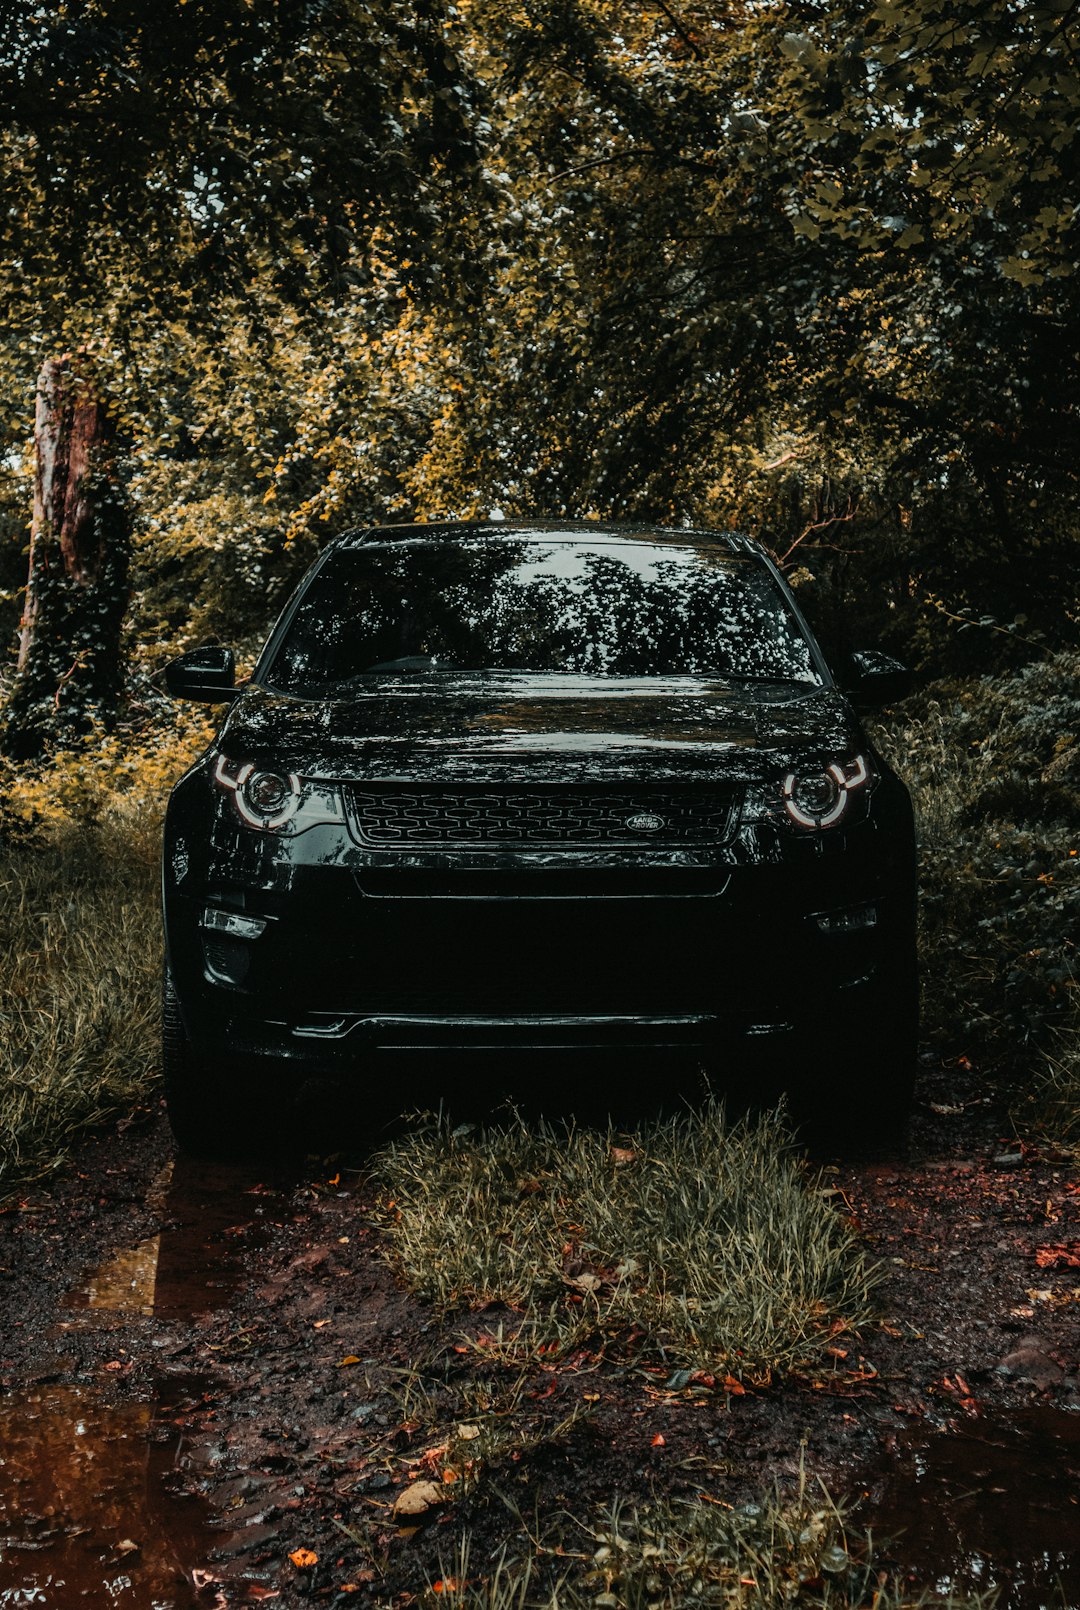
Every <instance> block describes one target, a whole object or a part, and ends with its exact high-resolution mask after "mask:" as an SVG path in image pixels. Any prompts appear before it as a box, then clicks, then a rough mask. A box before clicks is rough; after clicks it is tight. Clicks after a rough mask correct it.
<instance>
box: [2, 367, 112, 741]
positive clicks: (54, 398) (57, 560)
mask: <svg viewBox="0 0 1080 1610" xmlns="http://www.w3.org/2000/svg"><path fill="white" fill-rule="evenodd" d="M34 450H35V475H34V515H33V524H32V526H31V532H30V566H29V575H28V578H27V586H26V605H25V609H24V611H23V619H22V634H21V638H20V643H19V661H18V669H17V671H16V674H15V677H14V680H13V683H12V686H11V691H10V694H9V697H8V699H7V702H6V709H5V710H4V714H3V727H2V738H3V744H4V747H5V748H6V749H7V751H8V752H9V753H10V754H14V755H18V756H23V757H29V756H33V755H35V754H40V753H41V751H42V750H43V749H44V748H45V747H46V745H47V744H48V743H50V742H55V741H60V742H66V741H70V740H73V739H77V738H79V737H80V736H82V735H84V734H85V733H86V732H87V731H88V730H89V729H90V727H91V726H92V725H93V723H94V721H95V720H101V719H104V720H108V718H109V716H110V715H111V714H112V713H113V712H114V711H115V707H116V703H117V699H118V697H119V694H120V690H121V685H122V667H121V657H120V633H121V626H122V623H123V618H124V609H125V607H126V605H127V598H128V562H129V558H130V553H131V511H130V507H129V504H128V501H127V498H126V496H125V494H124V491H123V488H122V486H121V484H120V481H119V477H118V473H117V465H116V418H115V414H114V412H113V411H112V410H111V409H110V407H109V403H108V401H107V399H106V398H105V396H104V395H103V393H102V391H101V388H100V386H99V384H98V381H97V377H96V375H95V372H94V366H93V363H92V360H91V359H90V358H89V357H88V355H87V354H85V353H75V354H71V353H67V354H65V355H64V356H63V357H59V358H49V359H47V360H46V362H45V364H44V366H43V368H42V370H41V374H40V375H39V377H38V387H37V412H36V417H35V422H34Z"/></svg>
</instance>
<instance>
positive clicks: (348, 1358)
mask: <svg viewBox="0 0 1080 1610" xmlns="http://www.w3.org/2000/svg"><path fill="white" fill-rule="evenodd" d="M359 1362H360V1360H359V1359H358V1358H357V1356H356V1354H355V1353H346V1355H345V1357H344V1358H343V1359H342V1360H341V1361H340V1363H339V1364H338V1369H339V1370H343V1369H344V1368H345V1366H346V1365H347V1364H359Z"/></svg>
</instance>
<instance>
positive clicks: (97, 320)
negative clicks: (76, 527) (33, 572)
mask: <svg viewBox="0 0 1080 1610" xmlns="http://www.w3.org/2000/svg"><path fill="white" fill-rule="evenodd" d="M1077 42H1078V41H1077V22H1076V17H1075V15H1074V8H1072V7H1068V6H1066V5H1064V4H1062V3H1061V0H1052V3H1047V0H1038V3H1035V4H1031V5H1024V6H1020V5H1017V4H1006V3H1003V0H977V3H971V4H967V5H964V6H961V7H960V8H959V9H958V8H957V7H956V6H954V5H950V6H948V7H946V6H945V4H944V0H916V3H915V4H914V5H905V6H904V7H902V8H901V7H899V6H897V5H893V4H889V3H881V4H877V5H873V6H871V7H869V8H868V7H866V6H864V5H859V6H855V5H854V4H851V3H849V0H810V3H796V0H791V3H771V4H768V5H765V6H757V5H755V6H747V5H745V4H742V3H738V0H733V3H731V4H725V5H719V4H717V3H715V0H711V3H706V0H678V3H676V0H670V3H669V0H645V3H643V4H642V5H641V6H638V7H634V8H626V7H623V6H617V5H614V4H612V3H611V0H459V3H458V4H457V5H451V4H449V3H443V0H425V3H423V4H419V5H416V4H406V3H404V0H371V3H370V4H363V3H360V0H306V3H301V4H295V5H294V4H288V5H286V4H284V3H283V0H250V3H248V0H168V3H166V4H165V5H163V6H160V7H155V8H153V13H152V14H151V13H150V12H147V11H146V9H145V8H144V7H138V6H135V5H134V4H133V3H130V0H82V3H75V4H70V5H67V6H64V7H62V8H57V9H56V10H55V11H51V12H43V11H42V9H41V8H40V7H38V6H37V5H36V4H33V3H31V0H16V3H14V4H11V5H8V6H6V7H4V8H3V9H2V11H0V106H2V107H3V111H2V113H0V156H2V170H0V189H2V192H3V208H2V222H0V289H2V294H3V296H4V300H5V306H6V309H7V318H6V320H5V327H4V330H3V332H2V334H0V430H2V432H3V435H4V454H3V456H2V458H0V520H2V521H3V532H4V553H5V557H4V564H3V585H5V586H6V588H7V589H8V600H9V602H8V606H7V608H8V617H9V623H10V625H11V626H12V627H14V625H15V624H16V621H17V617H18V612H19V608H20V606H21V600H20V598H19V596H18V594H19V588H20V585H21V583H22V581H23V580H24V579H25V563H26V559H25V545H26V522H27V517H28V512H29V506H30V499H29V497H28V481H27V458H26V443H27V439H28V434H29V427H30V424H31V422H32V418H33V393H34V385H35V379H36V376H37V374H38V372H39V370H40V368H41V364H42V362H43V361H44V360H45V359H46V358H48V357H50V356H58V355H60V354H62V353H64V352H66V351H71V350H75V349H84V350H86V351H87V352H89V353H91V354H92V355H93V361H94V364H95V366H96V369H97V371H98V372H100V374H101V375H102V377H103V380H104V381H105V382H107V385H108V388H109V391H110V394H111V396H112V397H114V398H115V406H116V410H117V414H118V424H119V431H120V439H121V442H122V443H123V444H124V452H125V455H126V456H125V461H124V462H125V465H126V469H125V476H126V481H127V485H128V490H129V494H130V497H131V501H132V507H133V509H134V511H135V517H136V518H135V532H134V571H133V585H134V600H133V608H132V610H131V612H130V614H129V628H128V632H129V648H130V650H131V652H132V654H133V656H134V659H135V661H136V663H139V662H145V663H153V662H156V660H157V659H159V658H160V657H161V655H162V654H163V653H165V652H170V651H172V650H173V649H174V648H176V647H179V646H184V645H185V644H187V643H190V642H192V641H195V640H198V639H199V638H200V637H203V636H206V635H213V634H216V633H227V634H228V635H229V636H230V637H236V636H241V637H242V636H244V635H245V634H255V633H258V632H259V631H261V630H262V629H263V627H264V626H265V624H266V622H267V620H268V618H269V616H270V615H271V614H272V613H273V611H274V609H275V608H276V607H277V606H278V604H279V603H280V602H281V600H282V598H283V597H284V595H285V593H286V592H287V590H288V588H289V587H290V586H291V584H292V583H293V581H294V580H295V579H296V576H297V575H298V573H299V571H300V570H301V569H302V568H303V566H304V564H306V562H307V561H308V559H309V558H310V557H311V555H312V554H313V553H314V552H315V551H316V549H317V547H318V546H319V544H320V543H321V542H322V541H324V540H325V539H326V538H327V537H328V536H330V535H332V534H334V533H335V532H336V531H337V530H339V529H342V528H343V527H344V526H346V525H348V524H350V523H355V522H356V521H361V520H385V519H395V518H424V517H433V516H438V515H445V514H450V513H452V514H458V515H465V516H467V515H471V514H478V513H487V512H489V511H490V510H492V509H502V510H504V511H505V512H507V513H520V512H531V513H558V512H568V513H574V514H584V515H588V514H591V513H595V514H602V515H605V516H608V515H620V514H634V515H647V516H649V517H655V518H659V519H662V520H665V521H669V522H678V521H680V520H683V519H690V520H694V521H696V522H706V523H712V524H716V525H719V526H738V527H741V528H744V529H750V530H751V531H753V532H755V533H756V534H757V535H759V536H761V537H762V538H763V540H765V541H766V542H767V543H768V544H769V545H770V547H771V548H772V549H773V551H774V552H775V553H776V555H777V556H778V558H780V559H781V561H782V562H783V563H784V565H785V566H786V567H787V568H788V570H789V572H790V573H791V574H792V575H793V577H794V578H795V580H796V581H797V583H798V584H799V585H801V586H802V587H803V588H805V596H806V598H807V600H808V602H809V603H810V605H811V606H812V607H815V606H816V608H817V611H818V615H819V618H825V619H826V620H827V619H828V618H830V617H832V616H834V615H835V616H836V617H837V618H839V616H840V615H841V614H843V615H845V616H850V615H851V614H852V610H851V603H852V600H854V601H855V603H856V607H855V610H854V616H855V619H856V621H857V622H858V624H859V625H860V627H864V628H865V630H866V631H869V632H872V633H873V634H876V635H877V636H879V637H884V638H885V639H886V640H887V641H889V642H891V643H892V644H893V645H894V646H896V647H899V648H900V649H901V650H902V651H903V652H907V653H909V654H913V655H915V656H916V657H922V658H929V659H930V660H931V661H934V662H941V663H953V662H956V663H961V662H962V659H963V655H964V653H965V652H967V651H968V650H967V649H965V645H970V643H971V641H972V635H971V634H967V635H965V636H961V637H958V636H957V634H956V628H957V627H958V626H960V625H962V624H964V622H965V621H976V622H977V621H980V620H981V621H982V622H983V638H982V639H980V641H985V642H990V641H991V640H992V643H993V646H994V648H995V651H998V650H999V651H1000V654H1001V655H1004V656H1005V657H1006V658H1007V657H1008V655H1009V654H1010V653H1011V652H1015V653H1017V654H1023V653H1024V652H1030V651H1031V648H1032V645H1035V646H1036V647H1037V646H1038V645H1039V644H1041V643H1042V642H1043V641H1045V640H1047V639H1052V638H1054V637H1055V636H1061V635H1066V636H1067V635H1070V634H1071V633H1072V631H1073V630H1074V628H1075V586H1074V584H1073V583H1072V582H1071V570H1072V568H1073V566H1074V563H1075V553H1076V538H1077V516H1076V512H1075V510H1076V504H1077V497H1076V493H1077V487H1076V478H1077V464H1078V463H1080V453H1078V451H1077V449H1078V445H1080V444H1078V442H1077V432H1078V414H1077V404H1076V398H1077V395H1078V386H1077V381H1078V379H1080V376H1078V375H1077V373H1076V370H1077V364H1078V361H1080V359H1078V341H1077V335H1078V332H1080V308H1078V306H1077V285H1078V278H1077V273H1076V269H1077V262H1078V260H1080V258H1078V241H1077V214H1078V207H1080V197H1078V196H1077V195H1076V194H1075V192H1076V188H1077V185H1078V183H1080V164H1078V162H1077V141H1078V139H1080V136H1078V134H1077V130H1078V128H1080V117H1078V112H1080V105H1078V103H1080V77H1078V75H1077V74H1076V72H1075V65H1074V52H1075V50H1076V46H1077ZM871 599H872V600H873V602H872V603H870V602H868V600H871ZM841 606H843V607H841ZM974 636H975V638H978V637H979V634H978V632H976V633H975V634H974Z"/></svg>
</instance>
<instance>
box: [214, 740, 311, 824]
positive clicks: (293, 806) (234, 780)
mask: <svg viewBox="0 0 1080 1610" xmlns="http://www.w3.org/2000/svg"><path fill="white" fill-rule="evenodd" d="M259 775H261V774H260V773H259V772H257V771H256V770H255V765H254V763H253V762H252V761H250V760H248V761H245V762H244V764H243V765H242V766H239V767H237V768H236V770H235V771H230V769H229V762H228V761H227V760H226V759H225V756H224V755H219V756H218V758H217V761H216V763H215V766H214V781H215V782H216V783H218V784H220V786H221V787H222V788H226V789H228V790H229V792H230V793H231V794H232V797H233V804H234V805H235V806H236V809H237V813H238V815H239V816H240V819H241V821H244V822H246V823H247V825H248V826H249V827H259V828H263V829H268V828H275V827H284V826H285V823H286V822H288V821H291V819H292V818H293V817H294V816H295V815H296V813H297V811H298V810H299V808H300V799H301V794H302V786H301V783H300V779H299V777H297V775H296V773H295V772H291V771H290V772H285V773H278V772H275V773H274V775H275V776H283V777H284V780H285V782H286V783H287V784H288V787H289V794H288V797H287V798H286V800H285V803H284V804H283V805H282V806H281V808H280V809H279V810H277V811H274V812H273V814H272V815H266V814H265V813H264V812H261V811H257V810H255V809H254V807H253V806H252V805H251V803H250V801H249V800H248V798H247V794H246V785H247V783H249V782H250V781H251V780H252V778H253V777H258V776H259Z"/></svg>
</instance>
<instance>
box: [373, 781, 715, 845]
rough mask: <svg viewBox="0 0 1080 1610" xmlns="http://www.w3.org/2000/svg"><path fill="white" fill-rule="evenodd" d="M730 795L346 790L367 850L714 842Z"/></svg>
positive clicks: (709, 792) (711, 791)
mask: <svg viewBox="0 0 1080 1610" xmlns="http://www.w3.org/2000/svg"><path fill="white" fill-rule="evenodd" d="M736 803H737V801H736V796H735V794H734V792H733V791H732V790H731V789H716V788H712V789H701V790H693V791H691V790H685V791H676V790H665V791H659V790H658V791H653V790H649V791H645V790H641V791H637V790H635V791H633V792H630V791H626V792H621V793H616V792H609V791H607V790H601V789H545V790H543V791H541V790H539V789H537V790H529V791H520V792H511V791H507V792H501V791H495V790H492V791H489V792H487V791H482V790H464V789H463V790H460V791H452V790H445V789H430V790H419V789H409V790H405V789H394V790H384V789H362V788H354V789H352V790H351V791H350V799H349V805H350V810H351V815H352V821H353V826H354V828H355V830H356V833H357V836H358V837H359V838H360V839H361V840H362V841H363V842H364V843H365V844H370V845H373V846H386V847H391V846H394V845H429V846H434V847H437V846H441V845H465V846H467V845H475V846H484V845H521V846H525V845H527V846H542V845H607V844H614V845H620V844H652V845H656V844H701V843H714V844H715V843H718V842H722V841H723V840H725V839H726V838H727V837H728V836H729V835H730V832H731V829H732V825H733V818H734V812H735V807H736Z"/></svg>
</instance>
